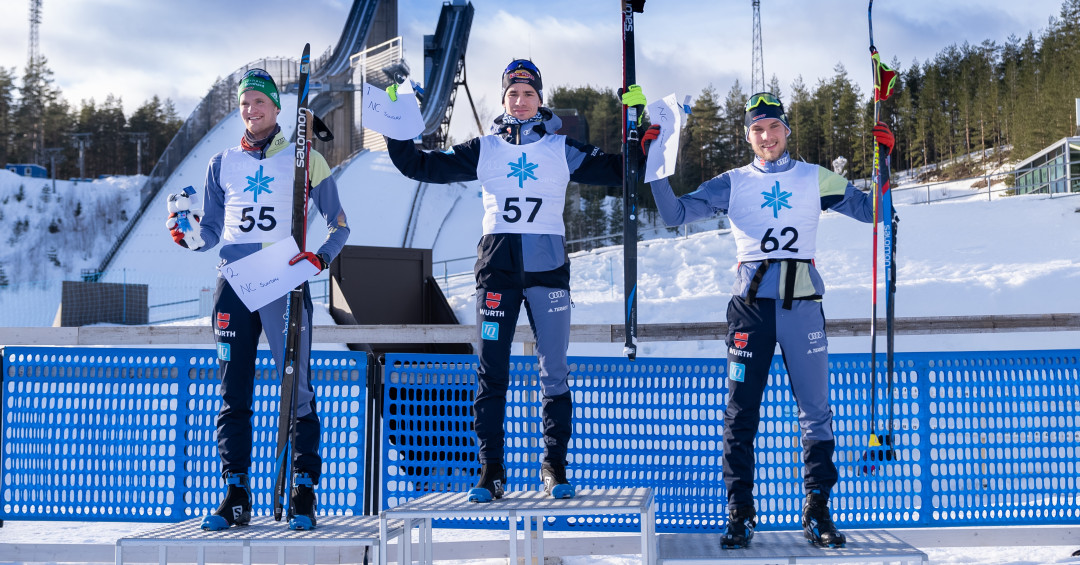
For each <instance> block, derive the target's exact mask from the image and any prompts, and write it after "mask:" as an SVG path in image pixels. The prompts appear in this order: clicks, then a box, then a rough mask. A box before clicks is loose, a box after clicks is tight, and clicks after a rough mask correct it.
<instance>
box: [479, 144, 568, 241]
mask: <svg viewBox="0 0 1080 565" xmlns="http://www.w3.org/2000/svg"><path fill="white" fill-rule="evenodd" d="M565 140H566V137H565V136H562V135H553V134H548V135H545V136H544V137H542V138H540V140H539V141H537V142H535V143H529V144H527V145H514V144H512V143H509V142H507V141H506V140H504V139H502V138H501V137H498V136H495V135H488V136H484V137H482V138H480V162H479V163H478V164H477V167H476V176H477V178H478V179H479V180H480V184H481V186H482V187H483V195H484V234H485V235H486V234H491V233H544V234H556V235H564V234H565V232H566V228H565V226H564V225H563V203H564V202H565V201H566V185H567V183H569V182H570V169H569V167H568V166H567V164H566V141H565Z"/></svg>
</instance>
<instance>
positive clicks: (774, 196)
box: [761, 181, 791, 218]
mask: <svg viewBox="0 0 1080 565" xmlns="http://www.w3.org/2000/svg"><path fill="white" fill-rule="evenodd" d="M761 194H762V195H763V196H765V203H764V204H762V205H761V207H762V208H764V207H766V206H772V217H774V218H777V217H779V216H778V214H779V213H780V209H781V208H788V209H791V204H788V198H789V197H790V196H791V193H790V192H787V191H786V190H780V181H776V184H774V185H773V187H772V192H762V193H761Z"/></svg>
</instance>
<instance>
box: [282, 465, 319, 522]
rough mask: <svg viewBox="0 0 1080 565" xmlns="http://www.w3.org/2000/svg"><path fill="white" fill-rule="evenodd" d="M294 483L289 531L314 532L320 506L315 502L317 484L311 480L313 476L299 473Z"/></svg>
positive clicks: (290, 502) (290, 504) (288, 516)
mask: <svg viewBox="0 0 1080 565" xmlns="http://www.w3.org/2000/svg"><path fill="white" fill-rule="evenodd" d="M294 481H295V484H294V485H293V488H292V495H291V496H290V497H289V513H288V515H287V518H288V519H289V529H290V530H314V529H315V512H316V510H317V506H318V503H317V502H316V500H315V483H314V481H312V480H311V475H309V474H307V473H297V474H296V478H295V479H294Z"/></svg>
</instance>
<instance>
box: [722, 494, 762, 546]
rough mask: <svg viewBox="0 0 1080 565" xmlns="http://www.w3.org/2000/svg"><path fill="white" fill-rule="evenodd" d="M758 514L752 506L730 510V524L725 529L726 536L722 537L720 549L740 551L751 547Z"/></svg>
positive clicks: (736, 507) (735, 507)
mask: <svg viewBox="0 0 1080 565" xmlns="http://www.w3.org/2000/svg"><path fill="white" fill-rule="evenodd" d="M756 517H757V512H755V511H754V507H753V506H752V505H747V506H734V507H731V508H728V523H727V527H726V528H724V535H722V536H720V547H721V548H723V549H739V548H741V547H749V546H750V540H752V539H754V528H755V527H757V522H756V521H755V520H754V518H756Z"/></svg>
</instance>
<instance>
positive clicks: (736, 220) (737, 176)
mask: <svg viewBox="0 0 1080 565" xmlns="http://www.w3.org/2000/svg"><path fill="white" fill-rule="evenodd" d="M730 176H731V199H730V201H729V203H728V218H729V219H730V220H731V227H732V230H731V231H732V232H733V233H734V234H735V245H736V248H737V254H736V256H737V258H738V260H739V261H759V260H762V259H813V258H814V254H815V252H816V251H817V228H818V218H819V217H820V216H821V189H820V188H819V186H818V167H817V165H810V164H808V163H804V162H801V161H796V162H795V166H794V167H792V168H791V169H790V170H788V171H784V172H782V173H763V172H761V171H759V170H757V169H755V168H753V167H752V166H750V165H747V166H745V167H740V168H738V169H735V170H733V171H731V173H730Z"/></svg>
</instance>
